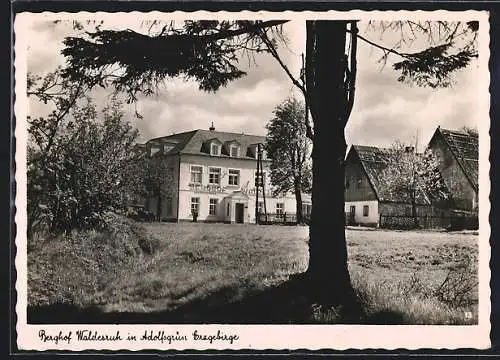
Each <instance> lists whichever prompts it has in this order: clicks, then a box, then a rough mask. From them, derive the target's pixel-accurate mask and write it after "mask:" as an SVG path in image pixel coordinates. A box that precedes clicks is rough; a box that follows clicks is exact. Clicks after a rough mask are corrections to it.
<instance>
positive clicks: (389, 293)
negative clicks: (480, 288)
mask: <svg viewBox="0 0 500 360" xmlns="http://www.w3.org/2000/svg"><path fill="white" fill-rule="evenodd" d="M471 264H472V262H471V263H465V264H463V265H462V266H459V267H456V268H453V269H450V270H449V272H448V274H447V275H446V276H445V278H444V280H443V281H442V282H441V283H440V284H439V285H438V286H436V285H432V284H431V283H428V282H426V281H424V280H423V279H422V277H421V276H420V275H419V274H412V275H411V276H410V278H409V279H408V280H406V281H400V282H397V283H392V282H390V281H382V282H376V283H374V282H368V281H366V280H365V279H364V278H360V277H357V276H353V277H352V280H353V286H354V288H355V290H356V293H357V296H358V299H359V301H360V303H361V304H362V306H363V308H364V310H365V312H366V318H367V319H366V321H367V322H369V323H370V322H374V323H377V324H386V323H389V324H427V325H431V324H434V325H444V324H455V325H463V324H472V323H476V322H477V284H478V282H477V277H476V275H475V274H476V273H475V272H474V271H475V269H474V267H473V266H472V265H471ZM353 275H354V274H353Z"/></svg>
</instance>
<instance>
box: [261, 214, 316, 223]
mask: <svg viewBox="0 0 500 360" xmlns="http://www.w3.org/2000/svg"><path fill="white" fill-rule="evenodd" d="M302 219H303V221H304V223H306V224H309V220H310V219H309V215H307V214H303V215H302ZM258 223H259V224H261V225H272V224H282V225H295V224H297V214H295V213H283V214H276V213H268V214H267V215H266V214H259V217H258Z"/></svg>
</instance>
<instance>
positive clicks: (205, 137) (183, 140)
mask: <svg viewBox="0 0 500 360" xmlns="http://www.w3.org/2000/svg"><path fill="white" fill-rule="evenodd" d="M213 139H217V140H218V141H219V142H220V143H222V144H229V143H238V144H239V145H240V146H241V156H240V158H243V159H255V158H254V157H252V156H249V154H251V152H248V148H250V147H251V145H255V144H257V143H262V144H263V143H265V141H266V138H265V136H257V135H247V134H238V133H230V132H221V131H214V130H202V129H198V130H193V131H188V132H184V133H179V134H174V135H169V136H164V137H159V138H155V139H151V140H149V141H148V143H150V142H155V143H156V142H172V141H176V142H177V145H176V146H175V147H174V148H173V149H172V150H170V151H169V152H168V155H171V154H190V155H202V156H210V155H209V154H208V153H207V152H206V151H203V144H205V143H206V142H207V141H210V140H213ZM221 156H222V157H225V156H227V157H229V156H228V155H225V154H222V155H221Z"/></svg>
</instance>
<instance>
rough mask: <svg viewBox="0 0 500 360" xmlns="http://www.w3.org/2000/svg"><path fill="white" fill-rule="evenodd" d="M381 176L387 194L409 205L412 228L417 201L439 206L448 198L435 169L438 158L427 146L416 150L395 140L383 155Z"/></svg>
mask: <svg viewBox="0 0 500 360" xmlns="http://www.w3.org/2000/svg"><path fill="white" fill-rule="evenodd" d="M386 161H387V164H386V166H385V168H384V169H383V170H382V179H384V184H385V185H384V186H385V188H386V189H387V191H388V194H389V196H390V197H391V198H393V199H400V200H401V201H403V202H405V203H409V204H411V217H412V218H413V223H414V226H415V228H417V227H418V226H419V223H418V213H417V204H418V203H425V201H429V202H430V203H431V204H432V205H435V206H441V205H443V204H444V203H445V202H446V201H447V200H449V199H450V194H449V191H448V188H447V187H446V185H445V183H444V181H443V179H442V177H441V175H440V172H439V170H438V159H437V158H436V156H435V155H434V154H433V152H432V151H431V150H430V149H427V150H426V151H425V152H424V153H417V152H416V150H415V148H414V147H412V146H408V145H405V144H404V143H402V142H396V143H395V144H394V145H393V146H392V147H391V149H390V152H389V154H388V156H387V157H386Z"/></svg>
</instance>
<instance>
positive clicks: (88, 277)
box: [28, 213, 159, 306]
mask: <svg viewBox="0 0 500 360" xmlns="http://www.w3.org/2000/svg"><path fill="white" fill-rule="evenodd" d="M104 221H105V226H104V228H103V229H102V230H99V231H97V230H73V231H70V232H66V233H64V234H59V235H53V236H43V237H42V236H38V235H37V234H35V236H34V239H36V242H35V241H32V243H31V247H30V249H29V251H28V305H30V306H33V305H51V304H55V303H58V304H71V305H76V306H86V305H89V304H99V303H100V302H101V301H102V300H101V298H100V291H102V290H103V289H104V288H105V286H106V285H108V284H109V283H110V282H113V281H114V279H117V278H119V277H122V276H124V274H126V273H127V272H135V271H137V270H139V269H141V268H142V267H144V266H145V264H146V262H147V260H148V258H149V257H151V255H152V254H154V253H155V252H156V251H157V250H158V246H159V241H157V240H154V239H149V238H147V235H145V231H144V230H143V229H142V228H141V227H140V226H139V225H138V224H137V223H134V222H133V221H131V220H130V219H127V218H125V217H122V216H119V215H116V214H109V213H108V214H105V216H104Z"/></svg>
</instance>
